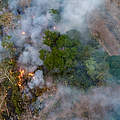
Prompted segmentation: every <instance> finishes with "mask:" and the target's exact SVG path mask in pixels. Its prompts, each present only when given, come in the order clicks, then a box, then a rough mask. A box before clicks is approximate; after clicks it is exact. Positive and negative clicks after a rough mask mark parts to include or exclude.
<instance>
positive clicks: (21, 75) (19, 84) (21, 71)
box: [18, 69, 25, 87]
mask: <svg viewBox="0 0 120 120" xmlns="http://www.w3.org/2000/svg"><path fill="white" fill-rule="evenodd" d="M19 72H20V74H19V76H18V78H19V81H18V86H19V87H21V86H22V81H23V80H22V78H23V76H24V74H25V70H22V69H20V70H19Z"/></svg>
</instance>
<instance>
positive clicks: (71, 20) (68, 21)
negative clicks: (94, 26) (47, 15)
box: [57, 0, 103, 32]
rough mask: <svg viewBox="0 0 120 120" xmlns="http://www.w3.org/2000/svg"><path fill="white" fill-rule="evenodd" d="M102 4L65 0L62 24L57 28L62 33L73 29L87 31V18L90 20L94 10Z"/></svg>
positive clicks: (80, 0) (98, 0) (101, 0)
mask: <svg viewBox="0 0 120 120" xmlns="http://www.w3.org/2000/svg"><path fill="white" fill-rule="evenodd" d="M102 4H103V0H64V2H63V5H62V6H63V11H62V13H61V15H62V17H61V23H59V24H58V26H57V28H58V29H59V31H61V32H66V31H68V30H71V29H78V30H81V29H85V27H87V21H86V18H87V19H89V15H90V14H91V13H92V12H93V10H95V9H97V8H99V7H100V6H101V5H102Z"/></svg>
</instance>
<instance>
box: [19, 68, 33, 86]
mask: <svg viewBox="0 0 120 120" xmlns="http://www.w3.org/2000/svg"><path fill="white" fill-rule="evenodd" d="M19 73H20V74H19V76H18V79H19V81H18V86H19V87H20V88H22V83H23V81H24V79H23V77H24V75H25V74H26V72H25V70H24V69H20V70H19ZM26 75H27V76H28V77H33V76H34V73H27V74H26Z"/></svg>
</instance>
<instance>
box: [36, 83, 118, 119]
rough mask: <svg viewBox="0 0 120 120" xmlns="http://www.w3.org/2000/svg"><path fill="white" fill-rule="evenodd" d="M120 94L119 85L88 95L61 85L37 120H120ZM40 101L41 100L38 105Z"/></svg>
mask: <svg viewBox="0 0 120 120" xmlns="http://www.w3.org/2000/svg"><path fill="white" fill-rule="evenodd" d="M119 93H120V86H117V85H113V86H106V87H100V88H94V89H90V90H89V92H87V93H84V92H83V91H80V90H78V89H75V88H68V87H63V86H60V85H59V86H58V90H57V93H56V94H55V96H53V97H50V99H49V100H47V101H46V103H45V106H44V109H43V110H42V111H40V117H37V118H36V120H40V119H43V118H44V116H46V117H45V119H46V120H113V119H115V120H119V117H118V116H119V115H120V94H119ZM39 101H40V98H38V100H37V101H36V104H38V103H39ZM41 107H43V106H42V105H41ZM37 108H40V105H39V106H37Z"/></svg>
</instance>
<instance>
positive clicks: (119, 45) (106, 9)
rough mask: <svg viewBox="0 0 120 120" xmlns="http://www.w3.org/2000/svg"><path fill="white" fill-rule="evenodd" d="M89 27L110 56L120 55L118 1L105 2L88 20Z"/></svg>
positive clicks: (119, 12) (108, 0) (119, 8)
mask: <svg viewBox="0 0 120 120" xmlns="http://www.w3.org/2000/svg"><path fill="white" fill-rule="evenodd" d="M89 27H90V29H91V30H92V33H93V35H94V36H96V37H97V38H98V40H99V43H100V44H101V45H102V46H103V47H104V49H105V50H106V51H107V52H108V54H109V55H110V56H112V55H120V1H119V0H105V4H104V5H103V6H101V7H100V8H98V10H96V11H94V15H92V16H91V18H90V19H89Z"/></svg>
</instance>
